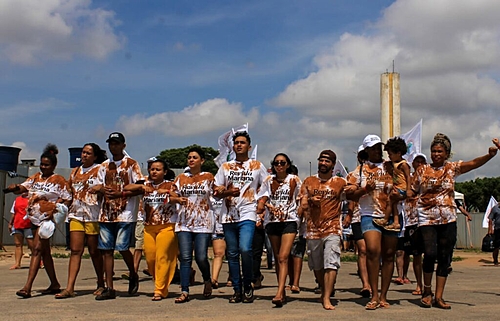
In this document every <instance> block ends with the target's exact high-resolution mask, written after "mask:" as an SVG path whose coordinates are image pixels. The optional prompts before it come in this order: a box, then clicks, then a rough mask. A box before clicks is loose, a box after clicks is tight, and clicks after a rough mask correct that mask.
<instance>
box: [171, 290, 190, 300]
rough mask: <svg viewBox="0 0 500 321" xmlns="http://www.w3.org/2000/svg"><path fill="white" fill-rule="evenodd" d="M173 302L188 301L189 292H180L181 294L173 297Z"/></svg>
mask: <svg viewBox="0 0 500 321" xmlns="http://www.w3.org/2000/svg"><path fill="white" fill-rule="evenodd" d="M174 302H175V303H186V302H189V294H187V293H184V292H182V293H181V296H180V297H178V298H177V299H175V301H174Z"/></svg>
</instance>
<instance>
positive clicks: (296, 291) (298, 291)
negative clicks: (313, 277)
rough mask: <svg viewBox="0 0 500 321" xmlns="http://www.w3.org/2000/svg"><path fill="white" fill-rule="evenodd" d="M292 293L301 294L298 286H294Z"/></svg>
mask: <svg viewBox="0 0 500 321" xmlns="http://www.w3.org/2000/svg"><path fill="white" fill-rule="evenodd" d="M290 291H292V293H300V288H299V287H298V286H296V285H292V286H291V287H290Z"/></svg>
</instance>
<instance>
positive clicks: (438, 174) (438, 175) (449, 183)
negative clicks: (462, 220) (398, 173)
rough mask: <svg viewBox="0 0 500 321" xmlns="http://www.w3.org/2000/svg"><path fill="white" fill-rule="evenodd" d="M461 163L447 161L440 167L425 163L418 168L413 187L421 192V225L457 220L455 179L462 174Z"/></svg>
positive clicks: (418, 203)
mask: <svg viewBox="0 0 500 321" xmlns="http://www.w3.org/2000/svg"><path fill="white" fill-rule="evenodd" d="M461 163H462V161H458V162H448V161H446V162H445V163H444V164H443V166H441V167H439V168H435V167H432V166H431V165H430V164H425V165H422V166H420V167H419V168H418V169H417V171H416V174H415V179H414V180H413V185H412V189H413V190H414V191H416V192H417V193H418V194H419V200H418V202H417V210H418V225H419V226H425V225H441V224H448V223H452V222H455V221H456V220H457V205H456V204H455V179H456V178H457V177H458V176H459V175H460V174H461V172H460V167H461Z"/></svg>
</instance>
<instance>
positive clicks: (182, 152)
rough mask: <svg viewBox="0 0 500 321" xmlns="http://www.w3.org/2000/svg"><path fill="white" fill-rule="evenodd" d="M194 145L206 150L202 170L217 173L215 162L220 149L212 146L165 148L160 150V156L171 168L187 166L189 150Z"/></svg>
mask: <svg viewBox="0 0 500 321" xmlns="http://www.w3.org/2000/svg"><path fill="white" fill-rule="evenodd" d="M192 147H199V148H201V149H203V151H204V152H205V163H203V166H202V168H201V169H202V171H205V172H210V173H212V174H214V175H215V174H216V173H217V170H218V167H217V165H215V163H214V158H215V157H217V155H219V151H217V150H215V149H213V148H212V147H202V146H199V145H196V144H195V145H190V146H186V147H183V148H171V149H165V150H163V151H161V152H160V155H159V157H160V158H161V159H163V160H165V161H166V162H167V163H168V165H169V166H170V168H184V167H186V166H187V155H188V151H189V149H190V148H192Z"/></svg>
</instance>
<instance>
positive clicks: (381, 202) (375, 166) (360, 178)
mask: <svg viewBox="0 0 500 321" xmlns="http://www.w3.org/2000/svg"><path fill="white" fill-rule="evenodd" d="M351 174H352V175H349V176H348V183H349V185H356V186H359V187H362V188H364V187H365V186H366V182H367V181H375V189H374V190H373V191H370V193H367V194H364V195H363V196H361V197H360V198H359V211H360V213H361V216H372V217H377V218H378V217H384V211H385V208H386V207H387V206H389V194H390V192H391V189H392V176H391V175H389V174H388V173H387V171H386V170H385V168H384V163H371V162H366V163H364V164H363V167H362V168H361V170H360V166H358V167H356V169H355V170H354V171H353V172H351Z"/></svg>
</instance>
